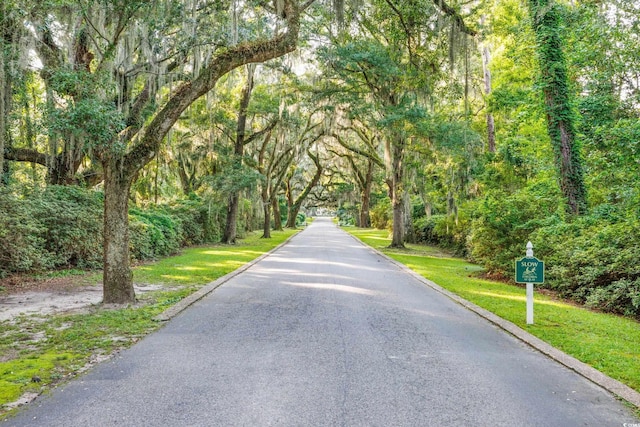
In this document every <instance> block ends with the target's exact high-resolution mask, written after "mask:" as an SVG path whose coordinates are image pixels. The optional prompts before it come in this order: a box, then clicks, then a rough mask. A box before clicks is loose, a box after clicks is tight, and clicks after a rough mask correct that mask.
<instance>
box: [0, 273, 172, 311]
mask: <svg viewBox="0 0 640 427" xmlns="http://www.w3.org/2000/svg"><path fill="white" fill-rule="evenodd" d="M134 287H135V291H136V294H137V295H139V294H142V293H144V292H148V291H153V290H157V289H161V288H162V287H163V286H162V285H152V284H144V283H138V284H135V285H134ZM0 290H2V291H0V322H1V321H6V320H12V319H14V318H15V317H18V316H23V315H26V316H30V315H39V316H47V315H51V314H59V313H71V312H83V311H87V310H89V309H91V308H92V307H95V306H96V305H98V304H100V303H101V302H102V283H100V282H99V281H97V280H96V275H95V274H87V275H75V276H67V277H56V278H48V279H38V278H33V277H28V276H11V277H8V278H5V279H2V280H0Z"/></svg>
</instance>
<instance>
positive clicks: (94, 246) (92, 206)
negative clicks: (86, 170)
mask: <svg viewBox="0 0 640 427" xmlns="http://www.w3.org/2000/svg"><path fill="white" fill-rule="evenodd" d="M33 202H34V205H33V206H34V215H36V217H37V218H38V219H39V221H40V223H41V224H42V225H43V226H44V228H45V229H46V232H45V233H44V235H43V237H44V239H45V241H44V245H45V250H46V251H48V252H49V253H50V254H51V257H52V262H53V266H54V267H55V268H68V267H79V268H99V267H100V266H101V265H102V244H103V242H102V240H103V239H102V230H103V196H102V193H98V192H94V191H88V190H85V189H82V188H79V187H73V186H50V187H47V188H46V189H45V190H44V192H42V193H41V194H40V195H39V196H37V197H35V199H34V200H33Z"/></svg>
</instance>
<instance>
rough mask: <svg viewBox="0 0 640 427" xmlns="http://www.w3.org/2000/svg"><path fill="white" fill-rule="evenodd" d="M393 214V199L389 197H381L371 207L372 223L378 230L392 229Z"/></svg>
mask: <svg viewBox="0 0 640 427" xmlns="http://www.w3.org/2000/svg"><path fill="white" fill-rule="evenodd" d="M392 216H393V214H392V211H391V200H390V199H389V198H388V197H385V198H383V199H380V200H378V202H377V203H376V205H375V207H373V209H371V225H372V226H373V227H374V228H377V229H378V230H391V227H392V226H393V222H392V220H391V218H392Z"/></svg>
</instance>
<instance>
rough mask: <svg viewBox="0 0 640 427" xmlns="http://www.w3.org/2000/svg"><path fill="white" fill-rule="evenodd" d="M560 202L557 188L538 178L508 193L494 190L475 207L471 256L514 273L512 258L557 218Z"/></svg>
mask: <svg viewBox="0 0 640 427" xmlns="http://www.w3.org/2000/svg"><path fill="white" fill-rule="evenodd" d="M562 206H563V205H562V202H561V200H560V198H559V194H558V191H557V188H555V187H551V185H550V184H549V183H545V182H538V183H534V184H533V185H531V186H529V187H525V188H523V189H521V190H519V191H516V192H515V193H512V194H509V193H507V192H504V191H501V190H494V191H493V192H491V193H489V194H487V196H486V197H485V198H484V200H482V201H481V202H480V203H479V205H478V208H477V212H476V218H475V219H474V220H473V223H472V226H471V228H472V230H471V233H470V235H469V239H468V247H469V252H470V255H471V257H472V259H473V260H475V261H477V262H479V263H481V264H484V265H485V266H486V267H487V269H488V270H490V271H492V272H499V273H502V274H505V275H507V276H511V275H513V271H512V270H513V260H514V259H516V258H517V257H522V255H523V254H524V250H525V246H526V244H527V241H529V240H531V241H532V242H533V244H534V246H536V245H537V244H538V243H537V242H538V240H539V239H535V238H533V237H532V234H533V233H534V232H535V231H536V230H538V229H539V228H541V227H543V226H545V225H547V224H548V223H549V221H554V220H555V219H557V218H558V214H557V213H558V212H562Z"/></svg>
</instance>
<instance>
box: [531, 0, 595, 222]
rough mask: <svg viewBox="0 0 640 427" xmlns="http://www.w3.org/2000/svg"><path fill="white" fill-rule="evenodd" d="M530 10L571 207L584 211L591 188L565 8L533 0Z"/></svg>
mask: <svg viewBox="0 0 640 427" xmlns="http://www.w3.org/2000/svg"><path fill="white" fill-rule="evenodd" d="M529 10H530V13H531V21H532V25H533V29H534V32H535V34H536V40H537V42H538V47H537V53H538V61H539V63H540V86H541V87H542V92H543V94H544V101H545V106H546V115H547V129H548V131H549V137H550V138H551V144H552V146H553V152H554V155H555V161H556V167H557V169H558V177H559V181H560V189H561V190H562V193H563V194H564V197H565V200H566V203H567V210H568V211H569V212H571V213H572V214H576V215H580V214H584V213H585V212H586V209H587V190H586V187H585V184H584V166H583V160H582V156H581V152H580V146H579V144H578V141H577V140H576V125H575V123H576V117H575V115H574V109H573V106H572V104H571V95H570V89H569V82H568V76H567V65H566V59H565V54H564V46H565V45H564V43H563V40H562V36H561V11H560V5H559V4H557V3H556V0H529Z"/></svg>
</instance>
